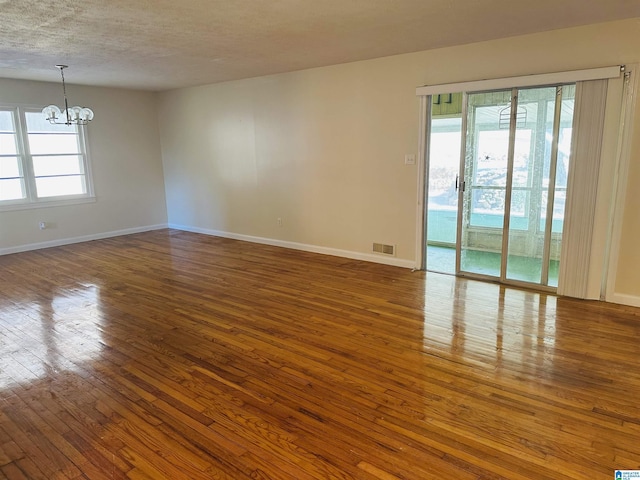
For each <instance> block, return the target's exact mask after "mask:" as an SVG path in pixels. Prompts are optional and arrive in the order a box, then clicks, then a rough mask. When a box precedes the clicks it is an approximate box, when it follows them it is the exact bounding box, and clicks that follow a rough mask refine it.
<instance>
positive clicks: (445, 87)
mask: <svg viewBox="0 0 640 480" xmlns="http://www.w3.org/2000/svg"><path fill="white" fill-rule="evenodd" d="M621 71H624V67H621V66H612V67H604V68H596V69H590V70H578V71H571V72H558V73H549V74H542V75H527V76H520V77H510V78H501V79H493V80H480V81H472V82H461V83H450V84H441V85H432V86H422V87H418V88H417V89H416V95H418V96H420V102H421V108H420V112H421V118H420V131H419V139H420V140H419V143H420V145H419V147H420V154H419V156H418V158H419V169H418V171H419V177H418V183H419V188H418V192H419V199H418V206H419V208H418V214H417V218H418V219H419V224H418V228H417V235H416V236H417V244H416V268H418V269H426V238H427V231H426V229H427V222H426V216H427V214H428V212H427V205H428V203H427V196H428V180H429V178H428V176H429V173H428V172H429V156H428V153H429V136H430V122H431V119H430V116H427V113H428V111H430V104H431V98H432V96H433V95H437V94H448V93H458V92H462V93H463V95H464V96H466V94H467V93H472V92H473V93H475V92H480V91H495V90H508V89H517V88H522V87H544V86H561V85H563V84H568V83H576V82H580V81H586V80H596V79H613V78H619V77H620V75H621ZM636 87H637V86H636ZM634 98H635V96H634ZM512 103H513V102H512ZM465 104H466V102H463V105H465ZM629 110H631V111H633V109H632V108H629ZM512 111H513V110H512ZM513 121H514V118H512V119H511V122H513ZM463 122H464V116H463ZM554 123H555V122H554ZM629 123H630V122H627V124H625V127H626V128H627V130H629V131H630V128H629V127H628V124H629ZM463 128H466V127H465V126H464V125H463ZM627 137H628V135H627V136H624V138H627ZM624 138H622V141H626V143H627V144H628V143H629V141H628V140H624ZM511 143H512V142H511V141H510V144H511ZM629 149H630V148H629V146H628V145H627V146H626V150H625V149H624V148H622V150H624V151H625V152H626V156H627V157H628V156H629ZM462 150H463V152H462V153H461V162H462V161H463V158H462V157H463V155H464V150H465V148H464V146H463V148H462ZM618 150H619V155H618V158H617V161H618V162H622V163H624V159H623V158H622V157H623V156H624V152H623V153H621V152H620V150H621V147H620V146H619V148H618ZM625 168H627V169H628V159H627V161H626V164H625V165H622V167H619V168H617V173H616V184H615V186H614V188H615V191H614V198H615V200H616V205H618V203H617V202H621V203H622V202H623V201H624V192H622V193H621V191H620V190H621V189H624V187H625V186H624V185H622V186H621V182H620V181H619V180H617V179H618V178H619V177H621V176H622V174H623V173H624V172H625V171H626V170H625ZM623 178H624V177H623ZM460 190H462V189H460ZM508 191H509V189H507V192H506V193H507V194H508ZM458 198H459V201H461V198H462V193H461V191H460V192H459V196H458ZM507 200H508V199H507V198H505V210H507V209H508V207H509V204H508V202H507ZM621 215H622V213H621V212H620V208H617V209H616V210H615V212H614V215H613V220H612V223H614V225H613V227H614V228H613V229H612V230H610V231H609V232H610V235H609V237H613V238H615V236H616V234H617V236H618V243H619V236H620V232H619V231H617V230H616V229H615V226H616V219H617V222H618V223H619V222H620V221H621V218H618V217H621ZM459 217H460V216H459ZM460 221H461V218H458V231H457V239H456V240H457V245H460V235H461V228H460V224H459V223H460ZM505 223H506V224H507V225H508V216H507V212H505ZM547 228H548V226H547ZM618 228H619V227H618ZM611 232H613V233H611ZM507 234H508V231H507ZM504 242H508V240H505V239H504V238H503V249H504ZM611 243H613V242H612V238H609V239H608V248H609V246H610V244H611ZM457 250H458V248H457ZM616 253H617V252H616ZM605 254H606V255H605V256H607V257H608V256H609V254H610V252H609V251H608V250H607V251H606V252H605ZM616 260H617V258H616ZM505 262H506V255H505V254H504V252H503V265H502V268H501V277H500V281H501V282H503V283H509V284H512V285H516V286H525V287H528V288H532V287H534V288H536V289H539V290H545V291H555V290H556V289H555V288H554V287H547V286H543V285H537V284H530V283H526V282H519V281H512V280H509V281H507V280H506V278H505V276H506V268H505V265H504V263H505ZM612 263H614V262H609V263H608V265H607V266H606V268H607V270H606V272H603V275H602V277H603V286H602V296H605V295H608V292H609V290H608V289H606V287H605V285H608V282H607V281H606V280H604V278H605V276H606V275H607V274H608V276H607V277H606V278H608V279H610V278H612V277H613V276H614V275H613V273H612V268H615V267H612ZM615 263H617V262H615ZM547 268H548V266H547ZM456 272H457V274H458V275H464V276H469V277H476V275H474V274H465V273H463V272H460V253H459V251H457V253H456ZM547 274H548V271H547ZM478 277H483V276H481V275H479V276H478ZM487 279H491V280H494V281H495V280H496V278H495V277H488V278H487ZM543 280H544V278H543Z"/></svg>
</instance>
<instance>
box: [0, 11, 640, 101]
mask: <svg viewBox="0 0 640 480" xmlns="http://www.w3.org/2000/svg"><path fill="white" fill-rule="evenodd" d="M633 17H640V0H316V1H312V0H82V1H78V0H0V77H8V78H22V79H31V80H50V81H58V80H59V75H60V74H59V71H58V70H57V69H56V68H55V67H54V65H55V64H58V63H64V64H67V65H69V67H70V68H69V69H67V70H66V71H65V75H66V79H67V80H68V81H69V83H79V84H88V85H101V86H115V87H129V88H138V89H146V90H165V89H171V88H178V87H185V86H192V85H202V84H208V83H215V82H221V81H226V80H236V79H240V78H248V77H255V76H260V75H266V74H272V73H279V72H286V71H293V70H300V69H304V68H310V67H317V66H324V65H332V64H338V63H344V62H351V61H355V60H364V59H369V58H376V57H383V56H386V55H394V54H399V53H407V52H414V51H419V50H428V49H433V48H439V47H445V46H452V45H460V44H465V43H472V42H478V41H483V40H491V39H496V38H504V37H510V36H515V35H522V34H527V33H534V32H539V31H545V30H554V29H559V28H565V27H571V26H578V25H585V24H590V23H599V22H604V21H610V20H617V19H622V18H633Z"/></svg>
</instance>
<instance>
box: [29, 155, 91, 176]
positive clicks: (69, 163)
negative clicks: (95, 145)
mask: <svg viewBox="0 0 640 480" xmlns="http://www.w3.org/2000/svg"><path fill="white" fill-rule="evenodd" d="M81 158H82V157H80V156H79V155H59V156H58V155H55V156H46V157H33V172H34V174H35V176H36V177H44V176H54V175H73V174H82V173H84V172H83V171H82V160H81Z"/></svg>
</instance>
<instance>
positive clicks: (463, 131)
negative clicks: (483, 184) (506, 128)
mask: <svg viewBox="0 0 640 480" xmlns="http://www.w3.org/2000/svg"><path fill="white" fill-rule="evenodd" d="M468 111H469V95H468V94H467V92H463V93H462V112H461V116H462V123H461V125H460V170H459V174H458V192H457V193H458V218H457V221H458V227H457V228H456V275H460V271H461V261H460V255H461V253H462V219H463V209H464V194H465V186H466V183H465V162H466V157H467V124H468V119H467V114H468Z"/></svg>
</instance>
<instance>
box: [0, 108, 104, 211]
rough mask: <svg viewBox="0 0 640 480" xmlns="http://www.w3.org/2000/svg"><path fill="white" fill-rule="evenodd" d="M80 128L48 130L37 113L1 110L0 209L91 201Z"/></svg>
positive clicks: (65, 127)
mask: <svg viewBox="0 0 640 480" xmlns="http://www.w3.org/2000/svg"><path fill="white" fill-rule="evenodd" d="M85 136H86V133H85V129H84V127H82V126H77V125H70V126H67V125H51V124H50V123H49V122H48V121H47V120H45V118H44V116H43V115H42V113H41V109H30V108H22V107H0V208H1V209H5V208H25V207H29V206H37V205H42V204H49V205H51V204H56V203H57V204H59V203H74V202H77V201H78V200H84V199H88V198H92V196H93V191H92V186H91V178H90V175H89V161H88V155H87V150H86V146H85Z"/></svg>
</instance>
